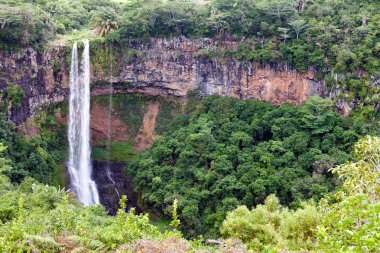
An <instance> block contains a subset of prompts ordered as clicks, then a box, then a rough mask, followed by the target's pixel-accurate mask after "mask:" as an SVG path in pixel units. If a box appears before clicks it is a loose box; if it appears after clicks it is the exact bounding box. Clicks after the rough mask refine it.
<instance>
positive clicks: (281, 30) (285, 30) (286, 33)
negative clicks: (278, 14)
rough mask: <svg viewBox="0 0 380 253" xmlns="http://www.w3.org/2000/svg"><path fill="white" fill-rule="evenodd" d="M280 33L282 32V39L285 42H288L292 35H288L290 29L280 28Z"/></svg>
mask: <svg viewBox="0 0 380 253" xmlns="http://www.w3.org/2000/svg"><path fill="white" fill-rule="evenodd" d="M278 31H279V32H280V37H281V38H283V39H284V42H286V40H287V39H289V38H290V35H289V34H288V32H289V29H288V28H284V27H280V28H278Z"/></svg>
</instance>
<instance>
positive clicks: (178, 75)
mask: <svg viewBox="0 0 380 253" xmlns="http://www.w3.org/2000/svg"><path fill="white" fill-rule="evenodd" d="M215 46H218V47H219V48H223V49H231V48H234V47H235V46H236V45H235V44H234V43H232V42H223V43H219V42H215V41H212V40H210V39H199V40H194V41H192V40H188V39H186V38H177V39H173V40H165V39H151V40H150V42H149V43H141V44H139V43H135V44H129V45H127V46H119V47H115V48H112V49H111V54H110V53H109V51H108V49H107V47H104V48H101V49H100V50H99V48H98V49H94V50H93V51H92V60H91V61H92V66H91V72H92V73H91V75H92V76H91V81H92V84H93V85H92V95H101V94H106V93H108V92H109V91H110V88H109V85H108V84H107V83H108V82H109V81H110V75H109V73H110V70H109V64H108V60H107V57H108V56H109V55H112V58H113V60H112V63H113V64H112V76H113V77H112V81H113V83H114V92H115V93H143V94H148V95H154V96H156V95H173V96H178V97H184V96H186V95H187V93H188V92H189V91H192V90H199V91H200V93H201V94H202V95H210V94H219V95H222V96H232V97H236V98H240V99H250V98H257V99H261V100H265V101H269V102H272V103H275V104H280V103H283V102H291V103H295V104H299V103H302V102H304V101H305V100H306V99H307V97H309V96H310V95H314V94H322V92H323V87H324V86H323V84H322V83H321V82H318V81H316V80H315V79H314V73H313V72H312V71H309V72H307V73H300V72H297V71H295V70H290V69H284V68H275V67H273V66H260V65H258V64H257V63H252V62H248V63H247V62H246V63H243V62H239V61H236V60H234V59H232V58H227V57H223V58H221V57H214V58H212V59H211V58H209V57H207V56H205V52H207V51H208V49H210V48H213V47H215ZM99 52H100V53H99ZM0 60H1V61H0V63H1V65H0V88H5V86H6V84H9V83H15V84H18V85H19V86H21V87H22V88H23V89H24V92H25V95H24V99H23V101H22V106H21V107H22V108H13V109H12V115H11V118H12V119H13V120H14V121H15V122H16V123H20V122H22V121H24V120H25V119H27V118H29V117H30V116H32V115H33V114H34V113H36V112H37V111H38V110H39V109H40V108H41V107H43V106H45V105H48V104H51V103H57V102H61V101H64V100H65V99H66V98H67V96H68V91H69V72H70V69H69V68H70V62H69V60H70V48H69V47H65V46H52V47H50V48H49V49H47V50H46V51H45V52H44V53H37V52H35V51H34V50H32V49H25V50H23V51H21V52H19V53H15V54H11V55H9V54H5V53H4V52H2V51H0Z"/></svg>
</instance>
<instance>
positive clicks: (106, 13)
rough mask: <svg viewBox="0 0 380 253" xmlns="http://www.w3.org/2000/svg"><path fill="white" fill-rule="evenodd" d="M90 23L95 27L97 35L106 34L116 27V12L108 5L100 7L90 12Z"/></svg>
mask: <svg viewBox="0 0 380 253" xmlns="http://www.w3.org/2000/svg"><path fill="white" fill-rule="evenodd" d="M91 24H92V25H93V26H94V27H95V33H96V34H97V35H99V36H102V37H103V36H106V35H107V34H108V33H110V32H111V31H113V30H116V29H117V28H118V23H117V13H116V12H115V10H114V9H112V8H110V7H104V8H100V9H99V10H97V11H95V12H94V13H93V14H92V17H91Z"/></svg>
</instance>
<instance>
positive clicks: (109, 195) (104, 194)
mask: <svg viewBox="0 0 380 253" xmlns="http://www.w3.org/2000/svg"><path fill="white" fill-rule="evenodd" d="M127 165H128V164H127V163H123V162H115V161H111V162H110V172H111V173H110V175H111V177H112V179H111V178H110V177H109V176H108V175H107V162H106V161H93V172H92V173H93V174H92V176H93V178H94V180H95V182H96V185H97V187H98V191H99V197H100V203H101V204H102V205H103V206H104V207H105V208H106V209H107V211H108V213H109V214H111V215H115V214H116V212H117V210H118V208H119V200H120V198H121V196H122V195H127V197H128V203H127V206H128V207H136V211H137V212H140V210H139V208H138V207H137V194H136V193H135V192H134V191H133V181H132V178H130V177H128V176H127V175H126V173H125V171H124V168H125V167H126V166H127ZM112 180H113V181H114V182H112Z"/></svg>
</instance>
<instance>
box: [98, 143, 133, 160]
mask: <svg viewBox="0 0 380 253" xmlns="http://www.w3.org/2000/svg"><path fill="white" fill-rule="evenodd" d="M135 155H136V152H135V150H134V148H133V142H132V141H112V142H111V152H110V160H112V161H118V162H129V161H131V160H132V159H133V157H134V156H135ZM92 157H93V159H94V160H98V161H104V160H107V143H105V142H103V143H102V144H101V145H99V146H95V147H93V148H92Z"/></svg>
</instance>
